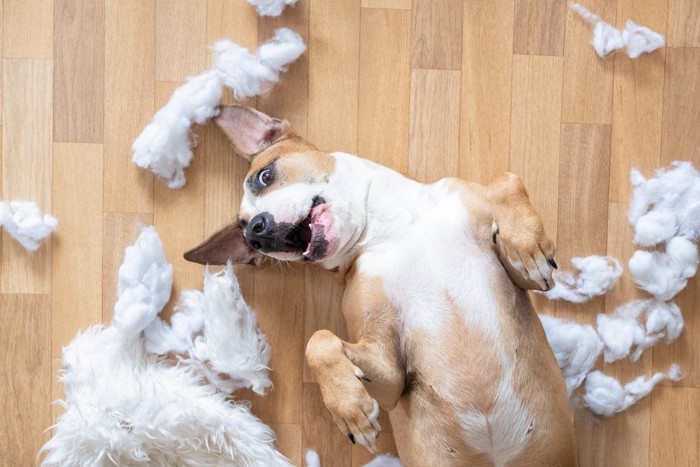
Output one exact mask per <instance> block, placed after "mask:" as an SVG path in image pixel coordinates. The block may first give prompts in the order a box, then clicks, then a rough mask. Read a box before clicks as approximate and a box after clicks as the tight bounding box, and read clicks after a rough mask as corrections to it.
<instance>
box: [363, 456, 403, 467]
mask: <svg viewBox="0 0 700 467" xmlns="http://www.w3.org/2000/svg"><path fill="white" fill-rule="evenodd" d="M402 465H403V464H402V463H401V460H399V458H398V457H394V456H392V455H391V454H380V455H379V456H377V457H375V458H374V459H372V460H371V461H369V462H368V463H366V464H365V465H364V467H401V466H402Z"/></svg>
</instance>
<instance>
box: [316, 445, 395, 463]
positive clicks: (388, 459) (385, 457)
mask: <svg viewBox="0 0 700 467" xmlns="http://www.w3.org/2000/svg"><path fill="white" fill-rule="evenodd" d="M305 460H306V467H321V458H320V457H319V456H318V453H317V452H316V451H314V450H313V449H307V450H306V455H305ZM402 465H403V464H402V463H401V460H399V458H398V457H394V456H392V455H391V454H380V455H378V456H377V457H375V458H374V459H372V460H371V461H369V462H368V463H366V464H365V465H364V466H363V467H401V466H402Z"/></svg>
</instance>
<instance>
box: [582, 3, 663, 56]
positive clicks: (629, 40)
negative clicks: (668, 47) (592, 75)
mask: <svg viewBox="0 0 700 467" xmlns="http://www.w3.org/2000/svg"><path fill="white" fill-rule="evenodd" d="M571 9H572V10H574V11H575V12H576V13H578V14H579V16H581V18H582V19H583V20H584V21H585V22H587V23H589V24H590V25H591V26H592V28H593V39H592V40H591V43H592V44H593V48H594V49H595V51H596V53H597V54H598V56H599V57H601V58H603V57H605V56H607V55H608V54H610V53H612V52H616V51H618V50H622V49H626V51H627V55H628V56H629V57H630V58H637V57H639V56H640V55H641V54H643V53H649V52H653V51H654V50H656V49H658V48H660V47H663V46H664V44H665V41H664V36H662V35H661V34H659V33H657V32H654V31H652V30H651V29H649V28H647V27H644V26H640V25H638V24H636V23H635V22H634V21H632V20H627V24H625V29H623V30H619V29H617V28H616V27H614V26H613V25H611V24H609V23H606V22H605V21H603V20H602V19H600V18H599V17H598V16H597V15H595V14H594V13H592V12H591V11H590V10H588V9H587V8H585V7H584V6H582V5H581V4H579V3H573V4H571Z"/></svg>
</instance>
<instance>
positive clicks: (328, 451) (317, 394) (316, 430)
mask: <svg viewBox="0 0 700 467" xmlns="http://www.w3.org/2000/svg"><path fill="white" fill-rule="evenodd" d="M304 409H305V410H304V420H303V425H302V429H303V435H302V436H303V437H302V444H303V445H304V447H305V448H308V449H314V450H316V451H317V452H318V455H319V457H320V458H321V462H323V459H333V465H334V466H338V467H350V466H351V465H352V444H351V443H350V440H348V438H347V436H346V435H345V434H344V433H341V432H340V430H339V429H338V428H337V426H336V424H335V423H333V419H332V418H331V414H330V413H329V412H328V410H326V408H325V406H324V405H323V399H322V397H321V389H319V387H318V384H316V383H304Z"/></svg>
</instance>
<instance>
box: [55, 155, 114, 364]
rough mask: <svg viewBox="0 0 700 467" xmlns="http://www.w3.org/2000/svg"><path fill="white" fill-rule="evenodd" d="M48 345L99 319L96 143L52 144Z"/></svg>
mask: <svg viewBox="0 0 700 467" xmlns="http://www.w3.org/2000/svg"><path fill="white" fill-rule="evenodd" d="M53 182H54V183H53V211H54V215H55V216H56V218H58V219H60V222H61V224H60V227H61V228H60V230H57V231H56V233H55V234H54V241H53V248H52V251H51V252H52V258H51V265H52V271H51V290H52V294H51V312H52V318H53V319H52V321H51V322H52V329H51V336H52V337H51V340H52V344H51V348H52V357H54V358H57V357H60V356H61V349H62V348H63V347H64V346H65V345H67V344H68V343H69V342H70V341H71V340H72V339H73V338H74V337H75V334H76V332H77V331H78V330H79V329H86V328H87V327H88V326H90V325H92V324H95V323H98V322H100V321H101V319H102V267H101V259H102V196H101V194H102V145H101V144H77V143H54V147H53Z"/></svg>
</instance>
